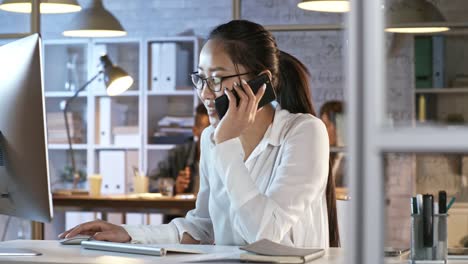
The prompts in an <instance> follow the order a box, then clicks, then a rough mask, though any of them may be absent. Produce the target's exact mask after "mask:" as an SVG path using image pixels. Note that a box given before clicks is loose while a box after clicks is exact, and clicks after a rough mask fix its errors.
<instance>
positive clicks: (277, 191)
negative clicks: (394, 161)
mask: <svg viewBox="0 0 468 264" xmlns="http://www.w3.org/2000/svg"><path fill="white" fill-rule="evenodd" d="M261 73H266V74H268V75H269V77H270V79H271V81H272V85H273V87H274V89H275V91H276V94H277V104H276V106H275V105H273V104H268V105H265V106H264V107H262V108H261V109H259V110H257V104H258V101H259V100H260V98H261V97H262V95H263V93H264V89H265V88H261V89H260V90H259V91H258V93H257V94H253V92H252V90H251V89H250V87H249V86H248V85H247V84H246V81H248V80H250V79H252V78H254V77H255V76H257V75H259V74H261ZM192 80H193V81H194V85H195V88H197V91H198V95H199V97H200V99H201V101H202V102H203V103H204V104H205V106H206V108H207V110H208V115H209V119H210V123H211V126H210V127H208V128H206V129H205V130H204V131H203V134H202V139H201V161H200V181H201V182H200V190H199V193H198V197H197V203H196V208H195V209H194V210H192V211H190V212H189V213H187V216H186V217H185V218H177V219H174V220H173V221H172V222H171V223H169V224H167V225H159V226H148V225H146V226H116V225H112V224H109V223H106V222H104V221H99V220H98V221H93V222H88V223H85V224H82V225H79V226H77V227H75V228H73V229H71V230H69V231H67V232H65V233H63V234H61V237H64V236H66V235H67V236H68V237H72V236H74V235H77V234H89V235H94V238H95V239H97V240H108V241H115V242H130V241H131V242H133V243H179V242H180V243H203V244H212V243H216V244H218V245H244V244H247V243H252V242H254V241H256V240H259V239H262V238H268V239H270V240H273V241H276V242H280V243H282V244H285V245H290V246H298V247H322V248H326V247H328V246H329V245H331V246H338V244H339V238H338V233H337V230H338V229H337V223H336V213H335V212H336V207H335V199H334V188H333V181H332V179H331V177H329V176H328V173H329V159H328V156H329V145H328V136H327V131H326V128H325V126H324V125H323V123H322V122H321V121H320V120H319V119H318V118H316V117H314V115H315V113H314V110H313V107H312V105H311V97H310V92H309V83H308V72H307V69H306V67H305V66H304V65H303V64H302V63H301V62H299V61H298V60H297V59H296V58H294V57H292V56H291V55H289V54H287V53H285V52H282V51H280V50H279V49H278V48H277V46H276V42H275V40H274V38H273V36H272V35H271V33H269V32H268V31H266V30H265V29H264V28H263V27H262V26H260V25H258V24H255V23H252V22H249V21H245V20H235V21H231V22H229V23H226V24H223V25H220V26H218V27H217V28H215V29H214V30H213V31H212V32H211V33H210V35H209V38H208V41H207V43H206V44H205V45H204V46H203V49H202V51H201V54H200V61H199V67H198V72H197V73H194V74H193V75H192ZM263 87H264V86H263ZM233 90H235V91H236V92H237V94H238V95H239V97H240V100H239V102H237V99H236V97H234V96H233ZM223 94H226V95H227V96H228V98H229V110H228V112H227V113H226V115H225V116H224V117H223V119H222V120H219V118H218V115H217V113H216V111H215V108H214V100H215V98H217V97H219V96H222V95H223ZM237 103H238V105H237ZM327 201H328V203H327ZM327 208H328V214H327ZM329 219H330V225H331V226H330V227H331V228H330V229H329V228H328V227H329Z"/></svg>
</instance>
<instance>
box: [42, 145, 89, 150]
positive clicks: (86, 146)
mask: <svg viewBox="0 0 468 264" xmlns="http://www.w3.org/2000/svg"><path fill="white" fill-rule="evenodd" d="M47 147H48V148H49V149H58V150H59V149H63V150H67V149H68V144H48V146H47ZM87 148H88V145H87V144H73V150H85V149H87Z"/></svg>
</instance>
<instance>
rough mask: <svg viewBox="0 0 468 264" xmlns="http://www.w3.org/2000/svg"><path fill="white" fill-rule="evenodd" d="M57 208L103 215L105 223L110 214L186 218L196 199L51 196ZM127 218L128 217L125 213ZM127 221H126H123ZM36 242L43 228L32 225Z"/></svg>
mask: <svg viewBox="0 0 468 264" xmlns="http://www.w3.org/2000/svg"><path fill="white" fill-rule="evenodd" d="M52 199H53V206H54V209H56V210H59V211H66V212H70V211H87V212H101V215H102V217H101V218H102V220H107V213H112V212H116V213H160V214H169V215H180V216H184V215H185V214H186V213H187V212H188V211H190V210H192V209H193V208H195V202H196V198H179V197H177V196H176V197H144V196H142V195H138V194H127V195H101V196H89V195H56V194H54V195H53V196H52ZM124 215H125V214H124ZM123 222H125V219H124V221H123ZM32 238H33V239H39V240H41V239H43V238H44V225H43V224H41V223H36V222H34V223H33V236H32Z"/></svg>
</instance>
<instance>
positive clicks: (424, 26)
mask: <svg viewBox="0 0 468 264" xmlns="http://www.w3.org/2000/svg"><path fill="white" fill-rule="evenodd" d="M386 15H387V28H386V29H385V31H387V32H394V33H434V32H443V31H447V30H449V27H447V26H445V25H444V24H443V23H444V22H446V19H445V18H444V16H443V15H442V13H440V11H439V10H438V9H437V7H435V6H434V5H433V4H432V3H430V2H428V1H426V0H411V1H396V2H394V3H393V5H391V6H390V7H389V8H388V9H387V10H386Z"/></svg>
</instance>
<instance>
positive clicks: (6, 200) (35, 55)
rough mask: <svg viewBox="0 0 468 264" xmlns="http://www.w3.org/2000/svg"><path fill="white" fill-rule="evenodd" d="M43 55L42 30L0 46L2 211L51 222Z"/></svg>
mask: <svg viewBox="0 0 468 264" xmlns="http://www.w3.org/2000/svg"><path fill="white" fill-rule="evenodd" d="M41 59H42V54H41V40H40V37H39V35H38V34H33V35H31V36H29V37H25V38H22V39H20V40H17V41H14V42H11V43H9V44H6V45H4V46H1V47H0V133H1V134H0V214H4V215H10V216H16V217H21V218H24V219H29V220H33V221H38V222H50V221H51V220H52V216H53V213H52V196H51V192H50V182H49V169H48V155H47V138H46V135H47V134H46V123H45V108H44V107H45V106H44V88H43V80H42V61H41ZM0 249H1V248H0Z"/></svg>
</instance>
